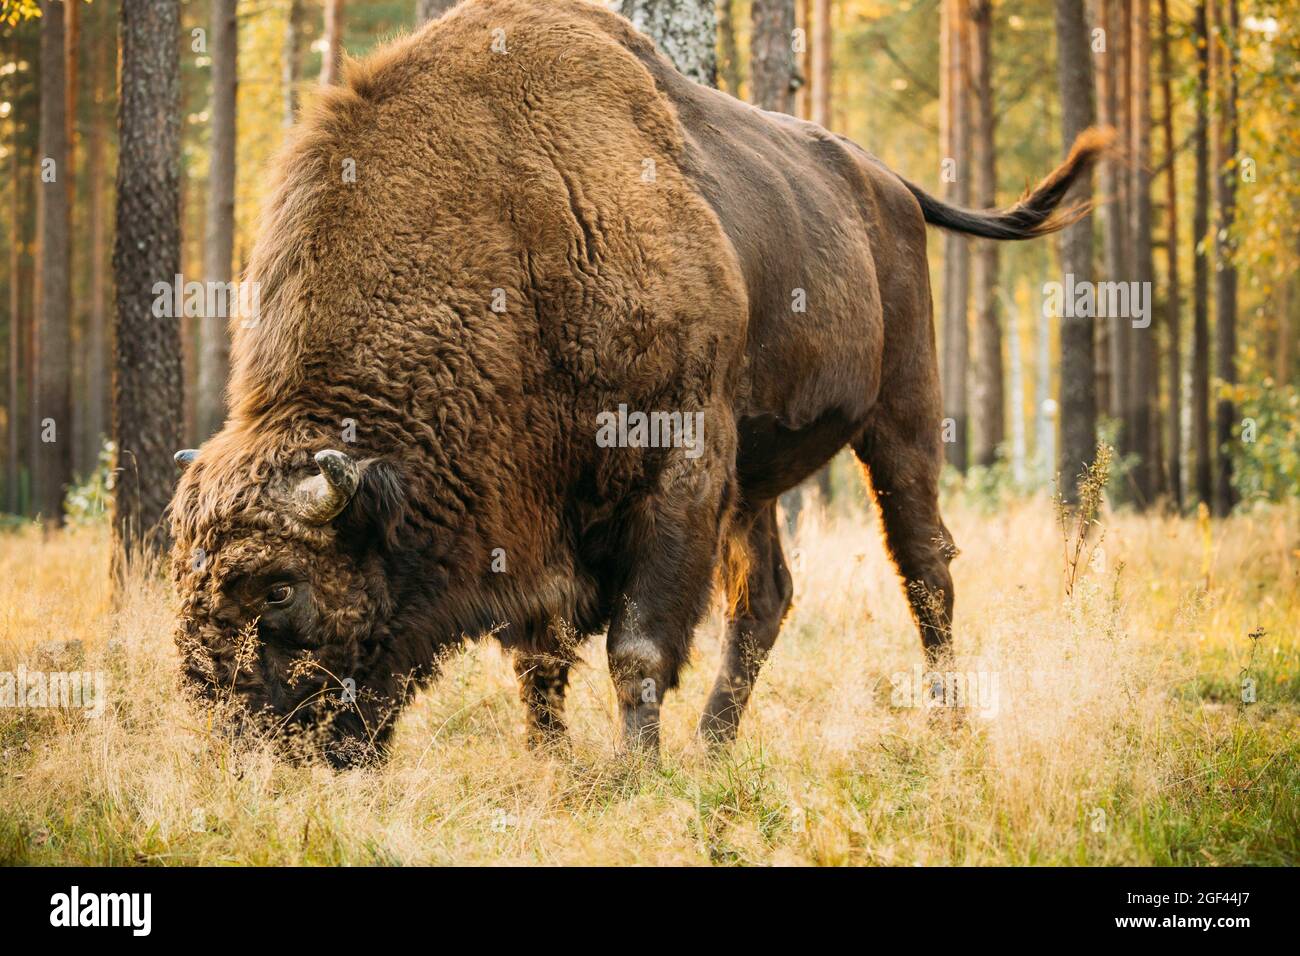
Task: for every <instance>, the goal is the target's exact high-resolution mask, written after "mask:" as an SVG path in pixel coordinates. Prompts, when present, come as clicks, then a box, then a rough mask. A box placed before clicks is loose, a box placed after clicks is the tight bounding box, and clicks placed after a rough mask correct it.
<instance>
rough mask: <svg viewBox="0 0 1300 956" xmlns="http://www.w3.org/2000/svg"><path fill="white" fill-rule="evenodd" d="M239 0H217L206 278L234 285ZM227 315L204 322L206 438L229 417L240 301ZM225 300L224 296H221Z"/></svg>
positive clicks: (201, 426)
mask: <svg viewBox="0 0 1300 956" xmlns="http://www.w3.org/2000/svg"><path fill="white" fill-rule="evenodd" d="M235 7H236V0H212V36H211V38H210V39H211V44H210V52H211V55H212V67H211V69H212V107H211V119H212V128H211V160H210V162H209V163H208V201H207V213H206V216H205V218H204V227H205V228H204V238H203V278H204V279H205V280H206V281H207V282H209V283H218V282H219V283H224V284H228V283H229V282H230V280H231V278H232V268H231V265H232V263H231V250H232V248H233V246H234V241H235V104H236V100H237V96H236V90H237V86H238V56H239V53H238V49H239V31H238V28H237V25H236V19H235ZM226 300H227V301H226V310H225V313H224V314H221V315H205V316H204V317H203V319H202V321H201V323H200V325H199V375H198V387H197V395H196V399H197V402H196V404H197V409H196V412H197V422H196V426H197V432H198V438H199V440H200V441H206V440H207V439H208V438H210V437H211V436H212V435H214V434H216V433H217V431H219V430H220V428H221V426H222V424H223V423H224V422H225V420H226V403H225V394H224V393H225V388H226V378H227V376H228V375H229V373H230V331H229V317H230V315H232V314H234V311H235V307H236V302H235V299H234V297H233V296H230V295H227V296H226ZM218 301H219V300H218Z"/></svg>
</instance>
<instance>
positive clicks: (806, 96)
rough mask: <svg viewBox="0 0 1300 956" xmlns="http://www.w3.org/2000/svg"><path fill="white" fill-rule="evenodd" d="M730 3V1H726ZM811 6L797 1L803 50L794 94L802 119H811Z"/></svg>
mask: <svg viewBox="0 0 1300 956" xmlns="http://www.w3.org/2000/svg"><path fill="white" fill-rule="evenodd" d="M728 2H730V0H728ZM812 21H813V5H812V0H799V26H800V28H801V29H802V30H803V49H802V50H799V51H798V55H799V60H798V67H797V69H798V71H799V89H798V91H797V92H796V93H795V113H796V114H798V115H799V116H801V117H802V118H803V119H811V118H812V79H813V63H812V50H813V22H812Z"/></svg>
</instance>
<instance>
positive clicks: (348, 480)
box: [293, 448, 361, 524]
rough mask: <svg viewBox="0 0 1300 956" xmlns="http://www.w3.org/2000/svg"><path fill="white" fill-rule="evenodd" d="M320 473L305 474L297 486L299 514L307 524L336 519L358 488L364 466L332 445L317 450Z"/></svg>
mask: <svg viewBox="0 0 1300 956" xmlns="http://www.w3.org/2000/svg"><path fill="white" fill-rule="evenodd" d="M316 465H317V467H319V468H320V474H319V475H312V476H311V477H310V478H304V479H303V480H302V481H301V482H299V483H298V487H297V488H296V489H295V490H294V496H293V497H294V504H295V505H296V506H297V508H298V515H299V517H301V518H302V520H303V521H305V522H307V524H325V523H326V522H328V521H333V520H334V519H335V518H336V517H338V514H339V512H340V511H342V510H343V509H344V508H345V507H347V504H348V502H349V501H351V500H352V495H353V494H354V493H355V492H356V490H357V482H358V481H359V480H360V478H361V469H360V468H358V467H357V463H356V462H355V461H353V460H352V459H351V458H349V457H348V456H347V455H345V454H344V453H343V452H341V451H334V450H333V449H332V448H329V449H326V450H325V451H318V452H317V453H316Z"/></svg>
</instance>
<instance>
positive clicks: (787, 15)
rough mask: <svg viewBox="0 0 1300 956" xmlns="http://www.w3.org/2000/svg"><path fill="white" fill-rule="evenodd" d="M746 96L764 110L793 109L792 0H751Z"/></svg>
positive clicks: (784, 111) (782, 110) (781, 110)
mask: <svg viewBox="0 0 1300 956" xmlns="http://www.w3.org/2000/svg"><path fill="white" fill-rule="evenodd" d="M750 12H751V16H750V32H749V96H750V100H751V101H752V102H753V103H754V104H755V105H756V106H759V107H761V108H762V109H765V110H773V111H775V112H777V113H790V112H792V111H793V110H794V71H795V62H794V46H793V42H792V37H793V35H794V0H754V2H753V5H752V6H751V7H750Z"/></svg>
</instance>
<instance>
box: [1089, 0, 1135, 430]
mask: <svg viewBox="0 0 1300 956" xmlns="http://www.w3.org/2000/svg"><path fill="white" fill-rule="evenodd" d="M1118 7H1119V3H1118V2H1117V0H1098V2H1097V9H1098V13H1099V18H1098V20H1099V22H1098V25H1099V26H1100V27H1101V29H1102V30H1103V31H1104V32H1105V36H1106V49H1105V51H1104V52H1101V53H1098V54H1097V56H1096V59H1095V60H1094V62H1093V65H1094V66H1095V68H1096V76H1097V113H1098V120H1099V121H1100V123H1101V125H1102V126H1110V127H1113V128H1115V129H1119V128H1121V122H1120V118H1119V104H1118V100H1119V77H1118V72H1119V70H1120V68H1121V65H1122V63H1123V59H1124V52H1123V32H1124V31H1123V23H1122V22H1121V21H1122V12H1121V11H1119V9H1118ZM1123 176H1124V166H1123V159H1122V157H1121V156H1119V155H1114V156H1110V157H1107V158H1106V159H1104V160H1103V161H1102V163H1101V165H1100V167H1099V169H1098V188H1099V190H1100V193H1101V195H1100V197H1099V198H1100V203H1099V205H1098V215H1099V218H1100V220H1101V235H1102V276H1103V277H1104V278H1105V279H1107V280H1110V281H1120V280H1122V279H1124V278H1126V277H1125V276H1124V272H1125V268H1124V230H1125V228H1126V225H1125V219H1124V206H1123V199H1122V196H1121V183H1122V180H1123ZM1129 328H1130V326H1129V320H1128V319H1127V318H1126V317H1124V316H1118V315H1117V316H1110V317H1109V318H1107V319H1106V335H1105V349H1106V350H1105V353H1102V352H1100V351H1099V352H1098V354H1097V363H1098V365H1101V363H1102V361H1103V359H1104V361H1105V364H1106V374H1105V375H1104V376H1103V375H1099V376H1098V391H1097V408H1098V411H1099V412H1100V411H1103V410H1104V411H1105V412H1106V414H1108V415H1109V416H1110V417H1111V418H1114V419H1118V420H1120V421H1121V422H1122V420H1123V416H1124V409H1125V407H1126V405H1127V401H1128V400H1127V391H1128V377H1129V372H1128V359H1129V352H1128V347H1127V346H1128V338H1127V332H1128V329H1129ZM1103 379H1104V381H1105V384H1106V391H1104V392H1103V391H1102V390H1101V384H1102V380H1103Z"/></svg>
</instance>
